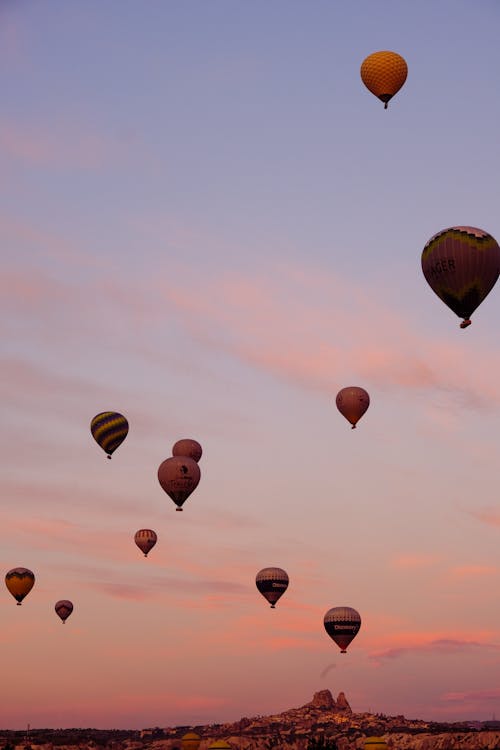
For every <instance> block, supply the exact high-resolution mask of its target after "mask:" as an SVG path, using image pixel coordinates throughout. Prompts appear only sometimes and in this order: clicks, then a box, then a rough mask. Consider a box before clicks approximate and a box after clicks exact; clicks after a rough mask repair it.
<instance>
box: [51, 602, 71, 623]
mask: <svg viewBox="0 0 500 750" xmlns="http://www.w3.org/2000/svg"><path fill="white" fill-rule="evenodd" d="M54 609H55V611H56V614H57V615H58V616H59V617H60V618H61V620H62V621H63V625H64V623H65V622H66V620H67V619H68V617H69V616H70V614H71V613H72V612H73V603H72V602H70V601H69V599H61V600H60V601H58V602H56V604H55V607H54Z"/></svg>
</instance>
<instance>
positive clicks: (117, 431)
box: [90, 411, 128, 458]
mask: <svg viewBox="0 0 500 750" xmlns="http://www.w3.org/2000/svg"><path fill="white" fill-rule="evenodd" d="M90 431H91V433H92V436H93V438H94V440H95V441H96V443H97V444H98V445H100V446H101V448H102V449H103V451H104V452H105V453H107V454H108V458H111V454H112V453H114V452H115V450H116V449H117V448H118V446H120V445H121V444H122V443H123V441H124V440H125V438H126V437H127V434H128V422H127V420H126V419H125V417H124V416H123V414H120V413H119V412H117V411H102V412H101V413H100V414H97V415H96V416H95V417H94V419H93V420H92V421H91V423H90Z"/></svg>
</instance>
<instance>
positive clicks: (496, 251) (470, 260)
mask: <svg viewBox="0 0 500 750" xmlns="http://www.w3.org/2000/svg"><path fill="white" fill-rule="evenodd" d="M422 271H423V272H424V276H425V278H426V280H427V283H428V284H429V286H430V287H431V289H432V291H433V292H435V293H436V294H437V296H438V297H439V298H440V299H441V300H442V301H443V302H444V303H445V305H448V307H449V308H450V310H453V312H454V313H455V315H458V317H459V318H463V321H462V322H461V323H460V328H467V326H470V324H471V321H470V316H471V315H472V313H473V312H474V310H475V309H476V308H477V307H479V305H480V304H481V302H482V301H483V300H484V299H485V297H487V296H488V294H489V293H490V292H491V290H492V289H493V287H494V286H495V283H496V281H497V279H498V275H499V274H500V247H499V246H498V243H497V241H496V240H495V239H494V238H493V237H492V236H491V234H488V232H485V231H484V230H483V229H477V227H450V228H449V229H443V231H442V232H438V233H437V234H435V235H434V237H431V239H430V240H429V242H428V243H427V244H426V246H425V247H424V249H423V250H422Z"/></svg>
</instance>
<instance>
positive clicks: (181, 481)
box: [158, 456, 201, 510]
mask: <svg viewBox="0 0 500 750" xmlns="http://www.w3.org/2000/svg"><path fill="white" fill-rule="evenodd" d="M200 476H201V472H200V467H199V466H198V464H197V463H196V461H193V459H192V458H188V457H187V456H172V458H167V459H166V460H165V461H163V463H162V464H160V468H159V469H158V481H159V482H160V484H161V486H162V488H163V489H164V490H165V492H166V493H167V495H168V496H169V497H170V498H171V499H172V500H173V501H174V503H175V504H176V505H177V508H176V510H182V505H183V504H184V503H185V501H186V500H187V499H188V497H189V496H190V494H191V493H192V492H193V491H194V490H195V489H196V488H197V486H198V483H199V481H200Z"/></svg>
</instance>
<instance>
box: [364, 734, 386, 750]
mask: <svg viewBox="0 0 500 750" xmlns="http://www.w3.org/2000/svg"><path fill="white" fill-rule="evenodd" d="M388 748H389V745H388V744H387V742H386V741H385V740H384V739H383V737H367V738H366V740H365V750H388Z"/></svg>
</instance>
